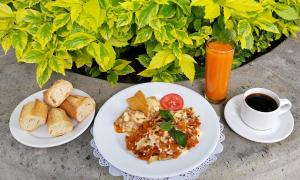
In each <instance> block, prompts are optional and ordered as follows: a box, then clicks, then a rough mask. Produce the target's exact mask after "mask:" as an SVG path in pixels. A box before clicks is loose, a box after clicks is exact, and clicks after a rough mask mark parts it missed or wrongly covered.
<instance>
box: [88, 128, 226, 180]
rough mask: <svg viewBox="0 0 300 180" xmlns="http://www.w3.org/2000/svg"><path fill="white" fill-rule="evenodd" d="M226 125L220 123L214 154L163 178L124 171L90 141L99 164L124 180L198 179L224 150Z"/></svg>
mask: <svg viewBox="0 0 300 180" xmlns="http://www.w3.org/2000/svg"><path fill="white" fill-rule="evenodd" d="M223 130H224V125H223V124H222V123H220V138H219V142H218V145H217V147H216V149H215V151H214V153H213V154H212V155H210V156H209V158H207V159H206V161H204V162H203V163H202V164H201V165H200V166H198V167H196V168H194V169H192V170H190V171H188V172H186V173H184V174H180V175H178V176H173V177H168V178H161V179H157V178H156V179H149V178H144V177H139V176H134V175H131V174H128V173H126V172H123V171H121V170H119V169H117V168H115V167H114V166H112V165H111V164H110V163H109V162H107V161H106V160H105V158H104V157H103V156H102V155H101V154H100V153H99V151H98V149H97V146H96V144H95V141H94V139H92V140H91V141H90V145H91V146H92V148H93V155H94V156H95V157H96V158H97V159H99V161H98V162H99V165H100V166H102V167H108V172H109V174H110V175H112V176H123V179H124V180H193V179H197V178H198V177H199V176H200V175H201V174H202V173H203V172H204V171H205V170H206V169H207V168H208V167H209V165H211V164H213V163H214V162H215V161H216V160H217V154H220V153H221V152H222V151H223V145H222V142H223V141H224V140H225V135H224V134H223ZM90 132H91V134H92V135H93V128H91V130H90Z"/></svg>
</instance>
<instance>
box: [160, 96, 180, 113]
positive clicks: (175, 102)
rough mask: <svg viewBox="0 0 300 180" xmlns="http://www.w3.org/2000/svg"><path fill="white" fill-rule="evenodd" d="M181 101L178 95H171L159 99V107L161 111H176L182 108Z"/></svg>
mask: <svg viewBox="0 0 300 180" xmlns="http://www.w3.org/2000/svg"><path fill="white" fill-rule="evenodd" d="M183 103H184V102H183V99H182V97H181V96H180V95H178V94H175V93H171V94H167V95H165V96H164V97H162V98H161V99H160V105H161V107H162V108H163V109H168V110H172V111H176V110H179V109H182V108H183Z"/></svg>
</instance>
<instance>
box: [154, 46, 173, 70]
mask: <svg viewBox="0 0 300 180" xmlns="http://www.w3.org/2000/svg"><path fill="white" fill-rule="evenodd" d="M175 59H176V57H175V55H174V54H173V52H172V51H170V50H162V51H159V52H157V53H156V54H155V56H154V57H153V58H152V60H151V62H150V64H149V67H148V69H158V68H161V67H163V66H165V65H167V64H169V63H171V62H173V61H174V60H175Z"/></svg>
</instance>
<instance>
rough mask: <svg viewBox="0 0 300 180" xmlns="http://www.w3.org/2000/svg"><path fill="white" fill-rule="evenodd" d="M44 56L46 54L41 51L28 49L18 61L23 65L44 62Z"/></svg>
mask: <svg viewBox="0 0 300 180" xmlns="http://www.w3.org/2000/svg"><path fill="white" fill-rule="evenodd" d="M45 54H46V53H45V52H44V51H41V50H37V49H29V50H26V51H25V52H24V54H23V56H22V58H21V59H19V61H20V62H25V63H39V62H41V61H43V60H44V58H45Z"/></svg>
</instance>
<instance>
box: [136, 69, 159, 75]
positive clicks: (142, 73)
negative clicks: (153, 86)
mask: <svg viewBox="0 0 300 180" xmlns="http://www.w3.org/2000/svg"><path fill="white" fill-rule="evenodd" d="M156 72H157V70H156V69H146V70H144V71H142V72H140V73H139V74H138V75H139V76H142V77H152V76H153V75H154V74H155V73H156Z"/></svg>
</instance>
